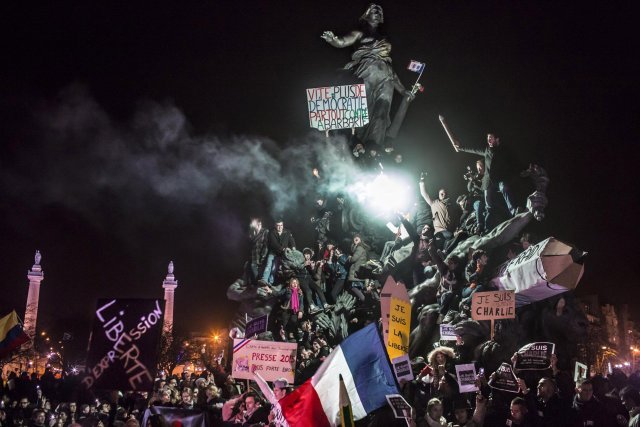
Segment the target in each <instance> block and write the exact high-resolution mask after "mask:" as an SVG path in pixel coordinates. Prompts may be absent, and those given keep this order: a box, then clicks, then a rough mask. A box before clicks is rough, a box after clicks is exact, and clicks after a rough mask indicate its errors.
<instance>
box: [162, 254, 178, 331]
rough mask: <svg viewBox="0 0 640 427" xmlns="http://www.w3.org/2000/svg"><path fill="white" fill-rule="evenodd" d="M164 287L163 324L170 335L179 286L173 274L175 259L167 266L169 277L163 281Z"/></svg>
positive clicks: (163, 327) (163, 328)
mask: <svg viewBox="0 0 640 427" xmlns="http://www.w3.org/2000/svg"><path fill="white" fill-rule="evenodd" d="M162 287H163V288H164V301H165V303H164V324H163V325H162V331H163V332H164V333H165V334H167V335H170V334H171V330H172V329H173V297H174V291H175V290H176V288H177V287H178V281H177V280H176V277H175V276H174V275H173V261H171V262H169V267H168V268H167V277H166V278H165V279H164V282H162Z"/></svg>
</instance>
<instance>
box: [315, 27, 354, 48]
mask: <svg viewBox="0 0 640 427" xmlns="http://www.w3.org/2000/svg"><path fill="white" fill-rule="evenodd" d="M322 38H323V39H324V40H325V41H326V42H327V43H329V44H330V45H331V46H333V47H347V46H353V45H354V44H355V43H356V42H357V41H358V40H360V39H361V38H362V33H361V32H360V31H351V32H350V33H349V34H347V35H345V36H343V37H338V36H336V35H335V34H333V31H325V32H324V33H322Z"/></svg>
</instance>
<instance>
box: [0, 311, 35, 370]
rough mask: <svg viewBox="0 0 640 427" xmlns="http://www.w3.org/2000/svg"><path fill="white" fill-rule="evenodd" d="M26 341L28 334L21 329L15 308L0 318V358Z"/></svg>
mask: <svg viewBox="0 0 640 427" xmlns="http://www.w3.org/2000/svg"><path fill="white" fill-rule="evenodd" d="M27 341H29V336H28V335H27V334H25V333H24V331H23V330H22V323H20V319H18V315H17V314H16V311H15V310H13V311H12V312H11V313H9V314H7V315H6V316H4V317H3V318H2V319H0V359H2V358H3V357H5V356H7V355H8V354H9V353H11V352H12V351H13V350H15V349H16V348H18V347H20V346H21V345H22V344H24V343H26V342H27Z"/></svg>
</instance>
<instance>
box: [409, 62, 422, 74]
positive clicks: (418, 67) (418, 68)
mask: <svg viewBox="0 0 640 427" xmlns="http://www.w3.org/2000/svg"><path fill="white" fill-rule="evenodd" d="M424 67H425V64H424V62H419V61H414V60H413V59H412V60H411V62H409V66H408V67H407V70H409V71H413V72H414V73H421V72H423V71H424Z"/></svg>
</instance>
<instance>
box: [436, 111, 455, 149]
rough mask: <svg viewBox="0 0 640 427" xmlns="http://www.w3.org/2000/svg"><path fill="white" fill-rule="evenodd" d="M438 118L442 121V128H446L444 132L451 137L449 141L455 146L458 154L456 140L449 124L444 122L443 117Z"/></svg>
mask: <svg viewBox="0 0 640 427" xmlns="http://www.w3.org/2000/svg"><path fill="white" fill-rule="evenodd" d="M438 118H439V119H440V123H442V127H443V128H444V131H445V132H446V133H447V136H448V137H449V141H451V145H453V149H454V150H456V153H457V152H458V151H459V150H458V147H457V146H456V144H455V142H454V141H455V138H454V137H453V134H452V133H451V130H450V129H449V126H448V125H447V122H446V121H445V120H444V117H443V116H438Z"/></svg>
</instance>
